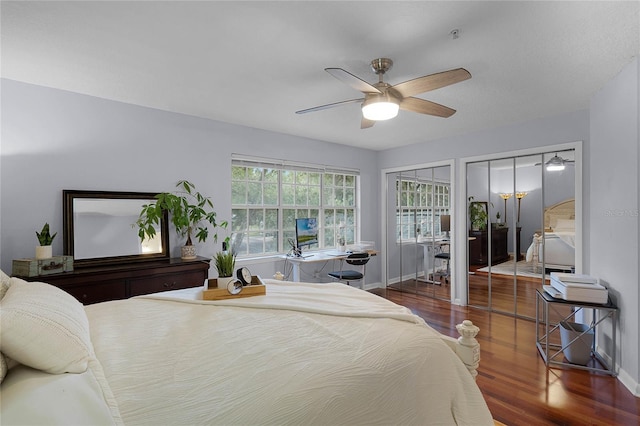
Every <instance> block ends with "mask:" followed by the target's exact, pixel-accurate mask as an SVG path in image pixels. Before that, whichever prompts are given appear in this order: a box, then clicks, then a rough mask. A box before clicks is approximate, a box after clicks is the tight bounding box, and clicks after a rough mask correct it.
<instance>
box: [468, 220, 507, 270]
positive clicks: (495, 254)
mask: <svg viewBox="0 0 640 426" xmlns="http://www.w3.org/2000/svg"><path fill="white" fill-rule="evenodd" d="M508 234H509V228H506V227H505V228H493V229H491V264H492V265H495V264H497V263H502V262H506V261H507V260H509V252H508V251H507V242H508V239H507V238H508ZM469 237H470V238H469V264H470V265H478V266H486V265H487V264H488V263H489V233H488V232H487V231H469Z"/></svg>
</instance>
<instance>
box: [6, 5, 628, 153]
mask: <svg viewBox="0 0 640 426" xmlns="http://www.w3.org/2000/svg"><path fill="white" fill-rule="evenodd" d="M0 13H1V14H2V22H1V23H2V27H1V34H2V45H1V47H2V50H1V54H2V64H1V65H2V66H1V71H2V77H4V78H8V79H13V80H18V81H23V82H28V83H33V84H38V85H43V86H48V87H54V88H59V89H64V90H69V91H73V92H78V93H84V94H88V95H93V96H97V97H101V98H106V99H112V100H117V101H122V102H127V103H132V104H137V105H143V106H147V107H152V108H158V109H161V110H167V111H174V112H179V113H184V114H189V115H193V116H198V117H205V118H210V119H214V120H219V121H224V122H228V123H235V124H241V125H244V126H250V127H255V128H259V129H267V130H272V131H276V132H282V133H288V134H292V135H298V136H304V137H308V138H314V139H320V140H325V141H330V142H335V143H340V144H346V145H353V146H357V147H363V148H370V149H375V150H382V149H386V148H392V147H397V146H403V145H408V144H413V143H419V142H424V141H429V140H434V139H438V138H443V137H448V136H453V135H459V134H464V133H468V132H472V131H477V130H480V129H485V128H492V127H496V126H500V125H504V124H507V123H513V122H519V121H524V120H529V119H533V118H537V117H544V116H548V115H553V114H558V113H562V112H568V111H575V110H579V109H585V108H588V106H589V99H590V97H591V96H592V95H593V93H594V92H596V91H597V90H598V89H600V88H601V87H602V86H603V85H604V83H605V82H607V81H608V80H610V79H611V78H612V77H614V76H615V75H616V74H617V73H618V72H619V71H620V70H621V69H622V68H623V67H624V66H625V65H626V64H628V63H629V62H630V61H631V59H632V58H633V57H634V56H636V55H638V54H639V53H640V31H639V27H640V25H639V22H640V2H638V1H630V2H612V1H607V2H591V1H557V2H542V1H534V2H518V1H510V2H505V1H502V2H499V1H489V2H483V1H471V2H459V1H422V2H420V1H413V2H398V1H393V2H365V1H354V2H325V1H315V2H312V1H304V2H303V1H298V2H284V1H276V2H272V1H258V2H238V1H236V2H217V1H216V2H214V1H200V2H180V1H173V2H168V1H165V2H159V1H141V2H109V1H106V2H77V1H70V2H24V1H22V2H7V1H2V5H1V10H0ZM453 29H459V31H460V37H459V38H457V39H453V38H452V37H451V35H450V31H451V30H453ZM378 57H388V58H391V59H392V60H393V61H394V67H393V68H392V69H391V71H390V72H389V73H388V74H387V75H386V76H385V81H387V82H389V83H391V84H396V83H399V82H402V81H405V80H409V79H413V78H416V77H420V76H422V75H426V74H431V73H435V72H440V71H445V70H448V69H452V68H458V67H463V68H466V69H467V70H468V71H469V72H470V73H471V74H472V76H473V77H472V78H471V79H470V80H467V81H464V82H461V83H458V84H455V85H452V86H448V87H445V88H442V89H438V90H436V91H433V92H429V93H425V94H423V95H419V97H422V98H425V99H429V100H431V101H434V102H438V103H441V104H444V105H447V106H449V107H451V108H454V109H456V110H457V111H458V112H457V113H456V114H454V115H453V116H452V117H450V118H446V119H445V118H438V117H432V116H426V115H421V114H416V113H412V112H407V111H400V114H399V116H398V117H397V118H395V119H393V120H390V121H386V122H379V123H377V124H376V125H375V126H374V127H373V128H370V129H365V130H361V129H360V117H361V113H360V109H359V105H358V104H351V105H347V106H342V107H339V108H334V109H329V110H323V111H318V112H314V113H309V114H305V115H297V114H295V113H294V112H295V111H297V110H300V109H305V108H309V107H313V106H317V105H322V104H326V103H331V102H338V101H342V100H347V99H353V98H358V97H360V95H361V94H360V93H359V92H357V91H355V90H353V89H352V88H350V87H349V86H347V85H345V84H344V83H342V82H340V81H339V80H337V79H335V78H334V77H332V76H331V75H329V74H328V73H326V72H325V71H324V68H326V67H340V68H344V69H346V70H347V71H349V72H351V73H353V74H355V75H357V76H359V77H360V78H362V79H364V80H367V81H369V82H371V83H373V82H375V81H377V76H375V75H374V74H373V73H372V72H371V70H370V68H369V63H370V61H371V60H372V59H375V58H378Z"/></svg>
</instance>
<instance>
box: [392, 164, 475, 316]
mask: <svg viewBox="0 0 640 426" xmlns="http://www.w3.org/2000/svg"><path fill="white" fill-rule="evenodd" d="M446 166H449V177H450V180H451V187H450V193H449V202H450V211H451V212H452V213H451V231H450V235H451V237H452V239H451V248H452V249H454V248H455V246H456V245H457V241H456V240H453V238H454V237H455V236H456V229H457V228H456V216H457V215H456V214H454V213H453V212H455V211H456V206H457V205H458V202H457V200H458V196H457V195H456V191H457V189H456V181H455V178H456V175H457V173H456V167H455V160H453V159H450V160H443V161H436V162H431V163H420V164H410V165H406V166H399V167H393V168H387V169H382V170H381V171H380V188H381V189H382V194H381V195H382V196H381V197H380V198H381V199H380V212H381V214H380V217H381V220H380V236H381V241H380V247H382V248H383V249H382V253H381V264H382V269H381V272H382V273H381V278H382V284H383V285H384V287H385V288H386V287H388V285H389V283H388V278H389V277H388V272H389V271H388V268H387V262H388V253H387V252H386V247H387V244H388V243H389V241H388V238H387V235H388V231H389V230H388V229H387V222H388V220H389V217H388V197H389V191H390V189H392V188H389V186H388V179H387V175H388V174H389V173H402V172H409V171H412V170H419V169H429V168H436V167H446ZM462 205H465V204H462ZM457 263H460V262H456V260H455V258H454V259H452V260H451V263H450V273H451V277H450V282H451V283H453V285H451V286H450V289H451V295H450V301H451V302H452V303H455V304H460V303H459V300H458V296H457V294H458V292H459V291H460V287H461V286H462V285H463V284H464V285H465V286H466V280H464V282H459V281H460V280H458V279H457V278H456V270H455V265H456V264H457ZM465 293H466V291H465ZM465 300H466V299H465Z"/></svg>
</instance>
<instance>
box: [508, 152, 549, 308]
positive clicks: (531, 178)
mask: <svg viewBox="0 0 640 426" xmlns="http://www.w3.org/2000/svg"><path fill="white" fill-rule="evenodd" d="M515 161H516V167H515V193H514V202H515V203H516V206H515V208H516V212H515V215H514V219H515V224H516V227H517V234H515V235H514V237H515V238H514V239H513V241H512V242H511V243H512V247H515V249H514V256H516V257H517V259H518V261H517V262H516V270H515V274H516V280H517V283H516V310H515V314H516V315H517V316H523V317H527V318H535V315H536V312H535V303H534V301H535V297H536V289H537V288H542V285H543V284H544V278H543V276H542V275H541V274H539V273H536V271H535V270H534V269H535V268H534V263H533V260H534V259H533V258H534V253H533V247H532V244H533V242H534V235H536V234H537V233H540V232H541V230H542V216H543V202H542V196H543V191H542V174H543V170H544V168H543V167H542V165H543V156H542V155H541V154H536V155H529V156H525V157H518V158H516V159H515Z"/></svg>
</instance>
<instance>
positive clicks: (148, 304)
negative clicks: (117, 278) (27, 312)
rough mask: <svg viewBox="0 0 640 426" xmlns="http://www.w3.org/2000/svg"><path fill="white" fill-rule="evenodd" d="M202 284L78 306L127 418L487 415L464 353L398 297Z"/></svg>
mask: <svg viewBox="0 0 640 426" xmlns="http://www.w3.org/2000/svg"><path fill="white" fill-rule="evenodd" d="M199 291H200V289H189V290H185V291H177V292H168V293H161V294H157V295H150V296H143V297H138V298H134V299H129V300H122V301H114V302H107V303H101V304H97V305H90V306H87V307H86V311H87V315H88V317H89V322H90V324H91V338H92V341H93V345H94V348H95V352H96V355H97V357H98V359H99V360H100V362H101V363H102V366H103V369H104V372H105V375H106V377H107V379H108V381H109V384H110V386H111V389H112V390H113V393H114V395H115V398H116V400H117V402H118V405H119V408H120V413H121V415H122V419H123V421H124V423H125V424H126V425H138V424H149V425H159V424H162V425H178V424H180V425H187V424H188V425H192V424H209V425H211V424H223V425H229V424H239V425H256V424H277V425H283V424H295V425H303V424H304V425H310V424H318V425H338V424H349V425H353V424H381V425H390V424H415V425H425V424H468V425H480V424H492V419H491V415H490V413H489V411H488V409H487V407H486V404H485V402H484V399H483V398H482V395H481V393H480V391H479V389H478V387H477V385H476V384H475V382H474V381H473V379H472V378H471V375H470V374H469V373H468V371H467V370H466V368H465V367H464V365H463V364H462V362H461V361H460V360H459V359H458V357H457V356H456V355H455V354H454V353H453V352H452V350H451V349H450V348H449V347H448V346H447V345H446V344H445V343H444V341H443V339H442V338H441V337H442V336H441V335H440V334H439V333H437V332H436V331H435V330H433V329H431V328H430V327H428V326H427V325H426V324H424V322H423V321H422V320H421V319H420V318H418V317H416V316H413V315H412V314H411V313H410V312H409V311H408V310H407V309H406V308H403V307H400V306H397V305H395V304H393V303H391V302H388V301H386V300H384V299H382V298H379V297H377V296H374V295H372V294H369V293H367V292H364V291H361V290H357V289H354V288H351V287H348V286H345V285H342V284H337V283H332V284H293V283H283V282H278V281H270V280H267V295H266V296H255V297H250V298H244V299H235V300H226V301H215V302H214V301H202V300H197V299H198V294H199ZM171 293H173V294H171Z"/></svg>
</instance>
